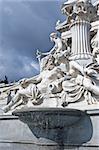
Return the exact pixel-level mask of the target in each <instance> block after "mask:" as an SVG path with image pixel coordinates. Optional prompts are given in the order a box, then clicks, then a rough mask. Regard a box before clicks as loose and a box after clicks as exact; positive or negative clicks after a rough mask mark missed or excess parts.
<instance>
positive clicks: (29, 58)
mask: <svg viewBox="0 0 99 150" xmlns="http://www.w3.org/2000/svg"><path fill="white" fill-rule="evenodd" d="M62 1H63V0H55V1H52V0H45V1H40V0H37V1H35V0H13V1H12V0H0V78H1V79H2V78H3V77H4V75H7V76H8V78H9V80H10V81H11V80H18V79H20V78H23V77H29V76H32V75H35V74H36V73H38V72H39V65H38V62H37V59H36V54H35V53H36V49H40V50H42V51H48V50H49V49H50V48H51V47H52V45H53V44H52V43H51V42H50V40H49V34H50V33H51V32H52V31H55V23H56V21H57V20H58V19H63V18H62V15H61V12H60V6H61V3H62Z"/></svg>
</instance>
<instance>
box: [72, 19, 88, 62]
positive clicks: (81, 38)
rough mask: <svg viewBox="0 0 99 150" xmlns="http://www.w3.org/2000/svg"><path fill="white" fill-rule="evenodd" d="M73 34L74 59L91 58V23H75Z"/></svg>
mask: <svg viewBox="0 0 99 150" xmlns="http://www.w3.org/2000/svg"><path fill="white" fill-rule="evenodd" d="M71 33H72V56H73V59H74V60H78V59H88V58H90V57H91V50H90V23H89V22H87V21H75V22H74V23H73V24H72V25H71Z"/></svg>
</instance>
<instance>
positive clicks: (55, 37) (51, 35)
mask: <svg viewBox="0 0 99 150" xmlns="http://www.w3.org/2000/svg"><path fill="white" fill-rule="evenodd" d="M54 39H57V33H56V32H52V33H51V34H50V40H51V41H52V42H53V41H54Z"/></svg>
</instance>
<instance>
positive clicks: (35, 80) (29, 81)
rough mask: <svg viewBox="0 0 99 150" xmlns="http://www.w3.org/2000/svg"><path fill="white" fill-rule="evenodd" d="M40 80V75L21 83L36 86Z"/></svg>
mask: <svg viewBox="0 0 99 150" xmlns="http://www.w3.org/2000/svg"><path fill="white" fill-rule="evenodd" d="M41 80H42V78H41V76H40V75H37V76H34V77H31V78H28V79H25V80H24V81H23V82H25V83H33V84H38V83H39V82H41Z"/></svg>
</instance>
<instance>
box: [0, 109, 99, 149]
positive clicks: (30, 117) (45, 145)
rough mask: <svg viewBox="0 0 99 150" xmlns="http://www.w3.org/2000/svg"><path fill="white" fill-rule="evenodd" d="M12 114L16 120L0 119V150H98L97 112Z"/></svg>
mask: <svg viewBox="0 0 99 150" xmlns="http://www.w3.org/2000/svg"><path fill="white" fill-rule="evenodd" d="M14 114H15V115H18V116H19V119H18V117H15V116H13V117H12V116H0V149H2V150H19V149H20V150H28V149H31V150H35V149H37V150H67V149H72V150H83V149H84V150H91V149H92V150H95V149H96V150H98V149H99V142H98V141H99V111H98V110H96V111H94V112H93V111H92V110H91V111H88V112H87V111H86V112H83V111H78V110H70V109H67V111H66V109H53V108H52V109H45V108H43V109H42V108H40V109H34V110H32V109H30V110H26V109H24V110H21V111H19V112H18V111H17V112H14ZM58 121H59V122H58ZM40 123H41V125H40Z"/></svg>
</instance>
